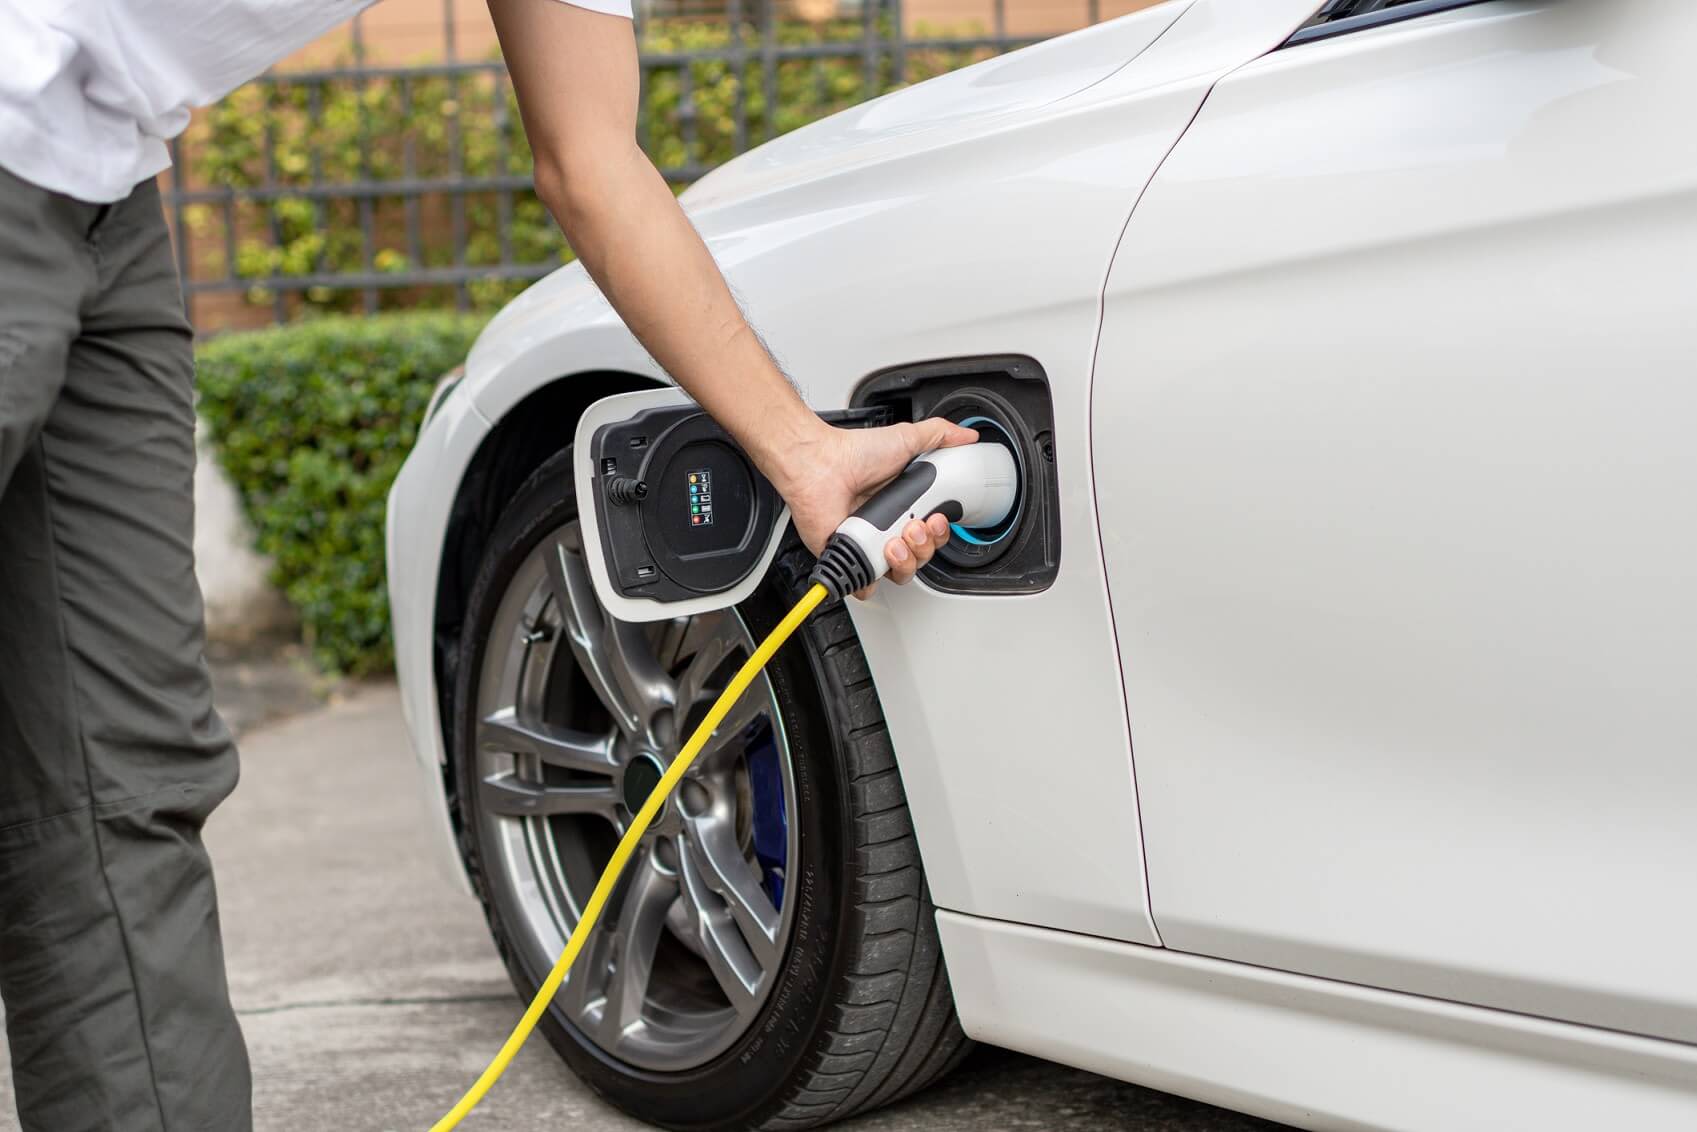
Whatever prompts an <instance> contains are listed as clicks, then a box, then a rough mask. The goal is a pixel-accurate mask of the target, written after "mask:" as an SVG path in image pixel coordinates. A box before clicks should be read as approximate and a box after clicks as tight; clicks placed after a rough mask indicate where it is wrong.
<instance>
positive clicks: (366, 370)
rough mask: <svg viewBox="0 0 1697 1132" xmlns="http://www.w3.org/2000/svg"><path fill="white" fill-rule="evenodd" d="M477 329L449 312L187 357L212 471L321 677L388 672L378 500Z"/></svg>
mask: <svg viewBox="0 0 1697 1132" xmlns="http://www.w3.org/2000/svg"><path fill="white" fill-rule="evenodd" d="M482 326H483V318H482V317H480V316H476V315H462V314H450V313H409V314H389V315H377V316H373V317H367V318H358V317H325V318H318V319H313V320H310V321H307V322H302V323H297V324H295V325H292V326H284V327H277V328H274V329H271V330H259V331H253V332H249V333H241V334H228V335H225V336H223V337H220V338H216V339H213V340H212V341H210V342H207V343H205V344H203V345H202V346H201V347H200V348H199V350H198V354H197V362H198V368H199V386H200V413H201V416H202V417H203V418H204V419H205V421H206V423H207V425H208V426H209V428H210V429H211V432H212V437H213V439H214V441H215V442H216V444H217V448H218V454H219V460H220V462H221V463H222V464H223V466H224V468H225V470H226V471H228V472H229V473H230V477H231V479H233V480H234V481H235V484H236V489H237V491H238V492H239V493H240V494H241V497H242V502H243V505H244V507H245V509H246V511H247V514H248V517H249V519H250V520H251V521H252V522H253V525H254V528H255V530H256V531H257V532H258V541H259V549H260V550H261V551H263V552H264V553H265V554H267V555H269V556H270V557H271V558H272V559H273V561H275V562H276V570H275V574H274V576H273V581H274V582H275V583H276V584H277V586H278V587H279V588H281V589H282V591H283V593H284V594H285V595H286V596H287V597H288V599H289V600H290V601H291V602H293V603H294V605H295V606H296V608H298V609H299V611H300V616H301V624H302V627H303V629H304V632H305V637H306V642H307V644H308V645H309V646H310V647H311V648H312V650H313V653H314V655H315V656H316V657H317V658H318V661H319V662H320V663H321V664H323V665H324V666H325V668H327V669H329V670H331V671H335V672H343V673H347V674H350V675H356V676H357V675H365V674H368V673H374V672H382V671H387V670H388V669H389V668H390V667H391V666H392V665H393V663H394V645H393V641H392V639H391V637H390V632H389V595H388V586H387V585H386V583H385V578H384V552H383V525H384V504H385V500H386V499H387V497H388V493H389V486H390V484H392V483H393V482H394V479H395V475H396V473H397V472H398V471H399V470H400V467H401V462H402V461H403V460H404V459H405V458H406V455H407V453H408V452H409V451H411V449H412V445H413V441H414V440H415V439H416V438H417V436H418V428H419V424H420V423H421V422H422V420H423V417H424V410H425V407H426V405H427V404H428V403H429V400H430V393H431V390H432V389H433V388H434V386H435V383H436V380H437V378H439V377H441V376H442V374H444V373H446V372H447V371H448V370H450V369H452V368H453V367H454V366H456V365H458V364H460V362H462V361H464V359H465V356H466V352H467V351H468V350H469V349H470V348H471V344H472V341H473V340H474V339H475V338H476V337H477V333H478V331H479V330H480V329H481V328H482Z"/></svg>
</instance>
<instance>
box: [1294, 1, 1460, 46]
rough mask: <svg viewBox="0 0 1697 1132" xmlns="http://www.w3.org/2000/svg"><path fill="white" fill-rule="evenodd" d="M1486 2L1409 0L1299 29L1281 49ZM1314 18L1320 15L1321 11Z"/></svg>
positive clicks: (1308, 24)
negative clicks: (1389, 6)
mask: <svg viewBox="0 0 1697 1132" xmlns="http://www.w3.org/2000/svg"><path fill="white" fill-rule="evenodd" d="M1483 3H1485V0H1410V2H1409V3H1405V4H1398V5H1396V6H1395V7H1391V8H1380V9H1379V10H1378V11H1376V12H1363V13H1361V14H1360V15H1359V16H1345V17H1344V18H1343V19H1341V20H1329V21H1327V22H1326V23H1319V24H1317V23H1312V22H1310V23H1306V24H1304V25H1302V26H1301V27H1299V28H1297V29H1296V31H1295V32H1293V33H1292V34H1291V37H1290V38H1289V39H1287V40H1285V41H1284V42H1283V43H1282V44H1280V45H1279V46H1280V47H1295V46H1297V45H1298V44H1301V43H1313V42H1314V41H1315V40H1320V39H1331V38H1332V37H1334V36H1339V35H1348V34H1349V33H1350V32H1352V31H1361V30H1363V29H1365V28H1372V27H1378V26H1379V25H1381V24H1389V23H1396V22H1397V21H1399V20H1412V19H1415V18H1417V17H1419V16H1429V15H1432V14H1433V13H1434V12H1447V11H1449V10H1450V9H1452V8H1465V7H1468V6H1470V5H1473V4H1483ZM1315 15H1319V13H1318V12H1316V13H1315Z"/></svg>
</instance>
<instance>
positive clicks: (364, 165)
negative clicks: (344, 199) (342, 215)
mask: <svg viewBox="0 0 1697 1132" xmlns="http://www.w3.org/2000/svg"><path fill="white" fill-rule="evenodd" d="M353 43H354V71H355V74H354V104H355V106H356V107H357V108H358V113H359V179H360V180H362V181H370V180H371V117H370V114H369V113H368V111H367V110H366V105H365V74H364V71H365V17H364V15H363V14H362V15H356V16H355V17H354V26H353ZM376 227H377V206H376V202H374V201H373V200H372V199H371V198H370V197H368V196H361V197H360V198H359V250H360V257H359V258H360V263H361V264H362V265H363V266H364V269H365V274H366V275H367V276H370V275H371V274H372V273H373V272H375V271H376V266H375V257H376V249H375V247H374V245H375V244H376V243H377V239H376ZM360 305H361V306H362V307H363V308H364V310H365V313H366V314H376V313H377V307H378V295H377V288H375V287H366V288H364V289H363V290H362V291H361V294H360Z"/></svg>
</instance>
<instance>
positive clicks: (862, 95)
mask: <svg viewBox="0 0 1697 1132" xmlns="http://www.w3.org/2000/svg"><path fill="white" fill-rule="evenodd" d="M886 33H887V29H886ZM738 34H739V35H740V38H741V41H742V43H743V44H744V48H745V50H746V51H747V52H748V58H747V59H746V60H745V61H744V62H743V63H742V64H741V65H740V66H738V65H736V64H733V63H731V62H729V61H726V60H723V59H713V58H708V59H697V60H692V61H688V62H683V63H680V64H678V65H675V66H656V67H654V68H652V69H650V70H649V71H648V72H647V74H646V76H645V79H646V86H645V90H644V98H643V104H642V110H641V118H640V122H639V127H638V130H639V136H640V137H641V139H642V140H643V143H644V145H645V147H646V148H647V150H648V152H649V154H650V155H651V156H652V157H653V159H654V161H655V164H656V165H658V166H659V167H660V168H661V169H662V170H664V171H666V172H667V173H668V175H669V176H670V177H671V179H672V180H673V182H674V184H675V185H676V187H678V188H680V189H681V188H683V187H685V186H686V185H687V183H688V181H689V180H691V179H693V177H694V176H696V175H698V174H699V173H700V172H702V171H705V170H706V169H710V168H712V167H713V166H716V165H719V164H721V163H723V162H725V161H728V160H730V159H731V158H732V157H733V156H735V155H736V153H737V152H738V148H739V147H738V145H737V137H738V121H737V117H738V106H739V94H740V95H741V99H740V101H741V114H742V117H743V121H744V123H745V128H744V136H745V137H746V139H748V144H750V145H752V144H757V143H758V142H759V141H761V140H764V139H765V138H766V137H767V136H768V135H769V134H770V135H773V136H775V135H777V134H783V133H787V132H789V131H790V130H793V129H796V128H797V127H800V126H804V125H806V124H808V123H809V122H813V121H817V120H818V119H820V118H823V117H826V116H828V115H830V114H834V113H836V112H837V111H839V110H842V109H845V108H847V107H849V106H852V105H854V104H856V103H858V102H861V101H864V100H865V99H866V98H868V97H871V96H874V95H877V94H882V93H885V92H887V91H889V90H892V89H895V88H896V86H897V85H898V84H897V83H896V82H895V80H894V78H893V70H892V67H891V64H890V60H889V59H888V58H887V57H885V58H883V59H882V60H881V61H879V62H877V63H875V64H874V66H872V67H871V68H868V66H867V65H866V63H865V61H864V60H863V59H862V58H860V57H859V56H842V57H834V58H817V59H806V58H804V59H782V60H779V61H778V63H777V65H776V67H775V84H774V85H775V88H776V95H777V98H776V102H775V104H773V105H768V96H767V89H766V86H765V83H764V81H763V78H762V74H761V65H760V58H759V47H758V43H759V29H758V28H757V27H755V26H754V25H753V24H748V25H745V26H743V27H741V28H740V29H739V32H738ZM865 36H866V27H865V25H863V24H862V23H861V22H860V21H858V20H833V21H826V22H823V23H802V22H793V21H792V22H786V23H781V24H779V25H778V26H777V28H776V29H775V37H776V40H777V42H779V43H781V44H790V45H801V44H827V43H841V44H845V45H846V44H858V43H861V42H862V41H863V40H864V38H865ZM732 41H733V29H732V27H731V26H730V25H729V24H727V23H726V22H724V21H723V20H717V21H687V20H656V21H651V22H649V23H648V24H646V25H645V27H644V30H643V37H642V49H643V52H644V54H645V55H647V56H677V55H687V54H695V53H700V52H723V51H725V50H726V49H727V48H729V47H730V45H731V43H732ZM991 54H993V52H992V51H991V49H989V48H947V47H932V48H927V47H924V46H922V45H918V44H916V45H914V46H912V47H910V48H908V50H907V51H906V53H905V70H904V77H905V79H906V82H914V81H919V80H922V79H925V78H929V77H931V76H933V75H938V74H942V73H944V72H946V71H950V70H953V69H955V68H957V67H960V66H963V65H965V64H967V63H971V62H974V61H976V60H978V59H982V58H987V57H989V56H990V55H991ZM869 70H870V71H871V75H870V78H869V75H868V71H869ZM902 85H905V83H904V84H902ZM188 151H189V152H190V153H192V155H193V162H192V165H193V175H194V178H195V180H196V182H197V184H198V185H202V186H205V187H211V188H217V189H231V190H252V189H261V188H264V189H270V190H280V192H277V193H276V195H275V196H273V197H271V198H270V199H253V198H250V197H242V198H240V203H239V204H238V205H237V206H236V207H235V208H234V209H233V210H231V211H230V212H229V213H228V214H226V212H225V211H224V210H223V209H221V208H219V207H216V206H213V205H211V204H207V203H204V202H202V203H196V204H192V205H189V206H188V207H187V208H186V209H185V212H184V221H185V224H186V226H187V228H188V229H189V234H190V235H191V236H192V237H194V240H195V243H194V246H195V248H196V255H195V263H194V264H192V265H191V273H194V272H195V271H196V270H199V271H202V272H203V273H205V274H209V275H223V274H225V273H226V272H232V273H233V274H235V275H236V276H238V277H239V278H241V279H244V280H263V279H266V278H268V277H277V276H306V275H322V274H341V273H351V272H359V271H362V270H370V271H373V272H377V273H383V274H392V275H396V276H401V275H405V274H407V273H409V272H412V271H415V270H417V269H419V268H440V267H450V266H455V265H457V264H458V263H460V262H461V261H460V260H459V259H458V257H457V255H456V250H455V240H454V230H455V226H456V225H458V224H462V223H463V227H464V231H465V251H464V253H463V254H464V259H463V263H464V264H465V265H467V266H471V267H476V266H479V265H494V264H498V263H500V262H501V261H502V245H503V241H506V242H507V244H508V245H509V247H510V256H511V260H512V261H514V262H518V263H526V264H557V263H564V262H569V261H570V259H571V251H570V248H569V247H567V245H566V242H565V238H564V237H563V235H562V234H561V233H560V231H559V229H558V228H557V227H556V226H555V225H554V223H553V220H552V219H551V218H550V217H549V216H548V214H547V211H546V210H545V209H544V208H543V207H542V205H541V203H540V202H539V201H537V199H536V197H535V194H534V193H532V192H531V191H530V190H529V189H528V188H526V187H523V186H520V187H519V188H518V189H517V191H515V192H513V193H512V195H511V196H510V197H508V198H507V199H505V200H504V199H503V198H504V197H507V194H506V193H504V192H496V191H491V192H488V193H475V192H474V193H468V194H465V196H464V198H463V199H464V202H465V203H464V206H463V207H464V211H463V221H461V220H459V219H457V218H456V217H454V216H453V215H452V214H451V205H450V202H449V201H448V200H447V199H446V198H445V196H443V197H440V198H427V199H422V200H419V199H414V200H411V201H408V200H406V199H404V198H403V197H401V196H399V195H397V196H395V197H393V198H385V197H383V196H381V195H378V196H376V197H370V196H368V197H366V198H365V199H364V201H363V202H362V200H361V199H359V198H356V197H351V196H342V197H337V196H335V195H324V194H313V195H310V196H309V195H305V194H303V195H299V196H296V195H291V194H289V192H288V190H289V189H290V188H299V189H302V190H306V189H309V188H312V187H315V186H316V187H323V186H334V185H335V184H337V183H353V182H372V181H377V182H383V181H393V182H403V181H405V180H408V179H410V180H414V181H426V180H427V181H449V180H457V179H462V178H470V179H485V178H501V177H507V178H514V177H517V178H524V179H528V177H529V175H530V172H531V155H530V148H529V146H528V145H527V144H526V142H525V137H524V130H523V128H522V127H521V125H520V121H519V115H518V107H517V103H516V102H515V101H514V98H513V94H512V89H511V87H510V85H509V84H508V83H507V82H506V81H505V79H504V76H499V75H498V72H495V71H489V72H485V73H482V74H476V75H470V76H465V75H461V76H448V75H441V74H431V73H429V72H428V71H427V70H421V71H420V72H419V73H417V74H413V75H409V76H407V77H406V79H405V80H404V81H401V80H400V79H399V78H398V77H396V76H393V75H387V74H381V73H380V74H378V75H376V76H375V77H340V78H334V79H320V78H311V79H307V80H303V81H290V79H289V76H288V75H287V74H286V73H285V74H283V75H280V76H275V77H273V78H272V79H271V80H270V81H267V82H264V83H253V84H249V85H247V86H245V87H242V88H240V89H238V90H237V91H235V92H234V93H233V94H231V95H230V96H229V97H227V98H225V99H224V100H223V101H222V102H220V103H218V104H217V105H216V106H214V107H212V108H211V109H210V110H209V111H208V112H207V113H206V114H204V115H202V116H201V117H200V118H199V119H198V120H197V122H196V124H195V126H194V127H193V129H192V130H191V133H190V136H189V139H188ZM461 152H463V159H462V158H460V156H459V155H460V153H461ZM362 209H364V210H367V211H368V212H369V219H370V222H371V224H372V227H373V230H374V233H375V237H376V238H375V240H374V247H373V250H372V256H371V261H370V263H369V264H367V263H365V262H364V250H363V245H362V239H361V225H362V220H363V219H364V218H363V217H362V215H361V213H362ZM227 215H228V216H229V217H231V218H233V221H234V230H233V231H226V230H225V228H226V226H227V220H226V216H227ZM526 285H527V283H526V281H524V280H515V279H497V278H489V279H473V280H471V281H470V282H469V283H468V284H467V290H468V292H469V297H470V305H471V306H472V307H473V308H475V309H484V310H493V309H496V308H498V307H500V306H501V305H502V304H503V303H505V302H507V301H508V300H510V299H511V298H512V297H513V296H514V295H516V294H517V293H518V292H519V291H522V290H523V289H524V287H525V286H526ZM246 297H247V300H248V301H249V302H250V303H255V304H266V303H270V302H272V300H273V298H274V296H273V295H272V294H271V293H270V292H269V291H268V290H266V289H265V288H264V287H263V286H260V285H258V284H257V283H256V284H254V285H253V286H251V287H249V289H248V291H247V295H246ZM454 298H455V296H454V293H453V288H452V287H447V286H436V287H431V286H419V287H399V288H394V289H386V290H385V292H384V295H383V300H382V301H383V305H384V306H385V307H388V308H410V307H418V306H426V307H429V306H444V305H452V304H453V302H454ZM358 301H359V291H358V290H356V289H353V288H350V287H337V286H330V285H326V286H320V287H313V288H311V289H309V290H306V291H304V292H302V293H301V295H300V299H299V303H300V304H301V309H300V310H297V312H296V313H305V312H310V311H314V310H317V311H348V310H352V309H354V308H355V307H356V306H357V305H358Z"/></svg>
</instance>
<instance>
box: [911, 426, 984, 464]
mask: <svg viewBox="0 0 1697 1132" xmlns="http://www.w3.org/2000/svg"><path fill="white" fill-rule="evenodd" d="M977 439H978V434H977V433H976V432H974V431H972V430H971V429H970V428H962V427H961V426H960V425H958V424H956V423H955V422H954V421H951V420H945V419H944V418H942V417H928V418H927V419H925V420H922V421H919V422H917V423H915V424H914V425H913V427H912V430H911V431H910V432H909V433H908V443H909V445H910V446H911V448H912V454H913V455H915V456H918V455H920V454H921V453H923V452H929V451H931V450H932V449H933V448H953V447H955V446H956V445H958V444H971V443H972V442H973V441H975V440H977Z"/></svg>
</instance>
